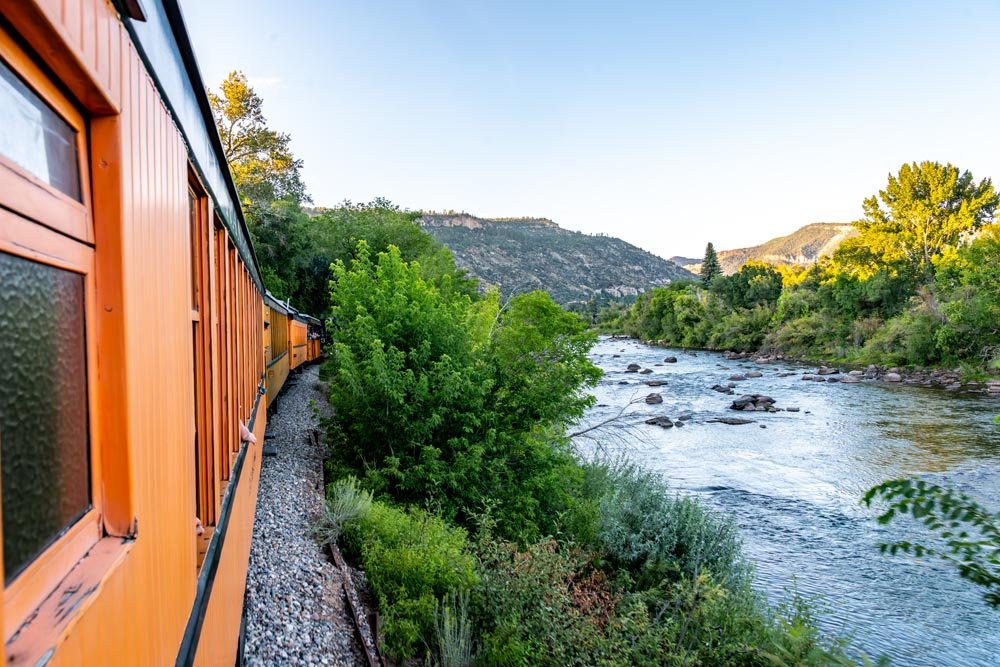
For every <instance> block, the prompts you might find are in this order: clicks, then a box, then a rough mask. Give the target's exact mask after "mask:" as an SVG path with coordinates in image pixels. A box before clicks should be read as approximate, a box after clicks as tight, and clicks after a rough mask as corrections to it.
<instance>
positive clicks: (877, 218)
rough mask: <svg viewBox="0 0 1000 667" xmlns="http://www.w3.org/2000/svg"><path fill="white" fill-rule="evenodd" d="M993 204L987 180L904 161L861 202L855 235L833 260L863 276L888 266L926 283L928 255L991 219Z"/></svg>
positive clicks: (931, 269) (993, 195) (930, 258)
mask: <svg viewBox="0 0 1000 667" xmlns="http://www.w3.org/2000/svg"><path fill="white" fill-rule="evenodd" d="M998 203H1000V198H998V195H997V193H996V191H995V190H994V189H993V183H992V182H991V181H990V179H988V178H986V179H983V180H982V181H980V182H978V183H977V182H976V181H975V180H974V179H973V177H972V174H971V173H969V172H968V171H961V170H959V169H958V167H954V166H952V165H951V164H945V165H942V164H941V163H940V162H921V163H919V164H918V163H916V162H913V163H910V164H904V165H903V166H902V167H900V169H899V173H898V174H896V175H892V174H890V175H889V182H888V184H887V185H886V188H885V190H881V191H879V193H878V194H877V195H873V196H871V197H868V198H867V199H865V200H864V203H863V209H864V217H863V218H861V219H860V220H858V221H856V222H855V223H854V226H855V227H856V228H857V229H858V231H859V232H860V234H859V235H858V236H857V237H855V238H854V239H851V240H849V241H847V242H845V244H844V245H843V246H842V247H841V248H840V249H838V251H837V253H836V255H835V259H836V260H837V263H838V264H840V265H842V266H844V267H845V268H847V269H848V270H850V271H851V272H853V273H856V274H857V275H859V277H861V278H863V279H866V278H869V277H871V276H872V275H875V274H876V273H878V272H879V271H882V270H888V271H890V272H891V273H904V274H909V275H911V276H912V277H913V278H914V279H916V280H919V281H922V282H924V283H930V282H931V280H932V279H933V275H934V263H933V262H934V259H935V258H936V257H938V256H940V255H941V253H943V252H944V251H945V250H946V249H947V248H949V247H955V246H958V245H960V244H961V243H962V242H963V241H964V240H965V239H966V238H967V237H968V236H969V235H970V234H972V233H974V232H975V231H976V230H978V229H979V228H980V227H982V226H983V225H985V224H987V223H989V222H991V221H992V220H993V214H994V212H995V211H996V207H997V204H998Z"/></svg>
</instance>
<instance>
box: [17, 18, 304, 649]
mask: <svg viewBox="0 0 1000 667" xmlns="http://www.w3.org/2000/svg"><path fill="white" fill-rule="evenodd" d="M276 306H280V304H277V303H276V302H275V301H274V300H273V299H269V297H267V296H266V294H265V291H264V289H263V284H262V281H261V277H260V270H259V267H258V266H257V262H256V259H255V256H254V253H253V248H252V247H251V245H250V239H249V234H248V232H247V227H246V223H245V221H244V219H243V214H242V211H241V210H240V206H239V199H238V196H237V193H236V188H235V186H234V184H233V182H232V178H231V176H230V173H229V170H228V168H227V166H226V163H225V158H224V153H223V150H222V146H221V144H220V142H219V138H218V134H217V132H216V130H215V126H214V121H213V118H212V114H211V109H210V107H209V104H208V99H207V96H206V93H205V86H204V82H203V81H202V79H201V76H200V74H199V73H198V68H197V65H196V63H195V59H194V55H193V53H192V50H191V45H190V42H189V39H188V36H187V32H186V30H185V28H184V23H183V19H182V16H181V13H180V10H179V7H178V6H177V2H176V0H141V2H140V1H137V0H17V1H16V2H0V358H2V359H3V364H2V365H0V492H2V540H3V556H2V562H0V570H2V572H3V605H2V615H0V624H2V627H3V632H4V641H3V648H2V655H0V658H2V659H3V662H4V664H5V665H8V666H10V667H18V666H21V665H25V666H36V665H48V666H55V665H66V666H74V667H75V666H78V665H100V666H114V665H128V666H132V665H165V664H175V665H191V664H194V665H232V664H235V663H236V661H237V658H238V647H239V633H240V626H241V617H242V607H243V597H244V590H245V583H246V572H247V562H248V558H249V551H250V540H251V537H252V530H253V525H254V512H255V509H256V498H257V485H258V480H259V474H260V467H261V445H259V444H256V443H254V442H252V440H253V438H249V437H244V436H243V435H241V434H245V433H246V432H247V431H249V433H251V434H253V436H255V439H256V440H257V441H258V442H259V443H263V434H264V428H265V425H266V420H267V414H266V410H265V409H263V408H264V407H265V404H264V398H263V397H264V395H265V391H267V392H268V395H270V396H273V395H276V394H277V391H279V390H280V387H281V385H282V384H283V381H284V377H285V376H286V375H287V370H284V367H282V365H281V364H282V363H283V362H282V361H281V360H282V359H285V362H284V363H286V364H288V366H289V368H288V370H290V368H291V367H294V366H292V365H291V364H292V363H293V360H294V359H296V357H295V355H294V349H295V346H296V345H299V344H302V345H305V341H306V328H307V327H306V325H305V324H303V323H301V322H299V321H297V320H295V319H293V317H291V316H290V313H289V311H288V309H284V312H282V308H281V307H276ZM265 322H266V323H267V325H266V326H265ZM299 324H301V331H300V329H299ZM289 347H291V351H292V353H291V354H289V349H288V348H289ZM307 356H308V355H307V353H306V352H303V353H302V357H303V360H304V359H305V357H307ZM299 363H300V362H299ZM296 365H297V363H296ZM272 371H273V375H272ZM244 429H245V430H244Z"/></svg>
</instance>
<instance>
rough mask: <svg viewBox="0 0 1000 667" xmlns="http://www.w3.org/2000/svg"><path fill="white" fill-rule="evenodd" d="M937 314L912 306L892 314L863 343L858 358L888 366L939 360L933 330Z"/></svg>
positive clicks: (935, 330) (936, 322) (938, 321)
mask: <svg viewBox="0 0 1000 667" xmlns="http://www.w3.org/2000/svg"><path fill="white" fill-rule="evenodd" d="M940 326H941V318H939V317H935V316H934V315H932V314H930V313H927V312H925V311H924V310H923V309H921V308H913V309H911V310H908V311H906V312H905V313H903V314H902V315H899V316H898V317H894V318H892V319H891V320H889V321H888V322H886V323H885V325H884V326H883V327H882V328H881V329H879V330H878V331H877V332H875V334H874V335H873V336H872V337H871V338H870V339H869V340H868V342H867V343H865V346H864V350H863V351H862V355H863V356H862V359H863V360H864V361H869V362H880V363H883V364H885V365H889V366H910V365H930V364H935V363H937V362H939V361H940V360H941V354H940V352H939V351H938V348H937V342H936V334H937V330H938V328H939V327H940Z"/></svg>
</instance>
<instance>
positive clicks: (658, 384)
mask: <svg viewBox="0 0 1000 667" xmlns="http://www.w3.org/2000/svg"><path fill="white" fill-rule="evenodd" d="M666 383H667V381H666V380H646V386H647V387H662V386H663V385H665V384H666Z"/></svg>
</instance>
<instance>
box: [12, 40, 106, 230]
mask: <svg viewBox="0 0 1000 667" xmlns="http://www.w3.org/2000/svg"><path fill="white" fill-rule="evenodd" d="M0 60H3V61H4V64H5V65H6V66H7V67H8V69H10V70H11V71H12V72H13V73H14V74H15V75H17V76H18V77H20V79H21V80H22V81H23V82H24V83H25V85H27V87H28V88H30V89H31V90H32V91H33V92H34V93H35V94H36V95H38V97H39V98H41V100H42V101H43V102H45V103H46V104H48V105H49V107H50V108H51V109H52V110H53V111H55V112H56V114H58V115H59V116H60V117H61V118H62V119H63V120H64V121H66V122H67V123H68V124H69V125H70V127H72V128H73V130H75V131H76V153H77V169H78V171H79V173H78V177H79V179H80V199H81V200H82V201H76V200H75V199H73V198H72V197H70V196H69V195H67V194H64V193H63V192H61V191H60V190H57V189H56V188H54V187H52V186H51V185H49V184H48V183H46V182H45V181H43V180H42V179H40V178H38V177H37V176H35V175H34V174H32V173H31V172H30V171H28V170H26V169H24V168H23V167H21V166H19V165H18V164H16V163H15V162H14V161H12V160H11V159H9V158H7V157H5V156H3V155H0V192H2V193H3V198H4V207H6V208H9V209H11V210H13V211H16V212H17V213H19V214H20V215H22V216H24V217H25V218H28V219H29V220H32V221H34V222H36V223H38V224H40V225H42V226H44V227H47V228H49V229H52V230H55V231H57V232H59V233H62V234H65V235H67V236H70V237H72V238H74V239H77V240H79V241H82V242H84V243H87V244H90V245H93V244H94V225H93V217H92V216H91V214H90V211H91V192H90V165H89V162H90V160H89V150H88V149H89V138H88V131H87V130H88V128H87V122H86V119H85V118H84V116H83V114H82V113H81V112H80V111H79V110H78V109H77V108H76V107H75V106H74V105H73V104H72V103H71V102H70V101H69V100H68V99H67V98H66V97H65V96H64V95H63V94H62V93H61V92H60V91H59V89H58V88H57V87H56V85H55V84H54V83H53V82H52V80H51V79H50V78H49V77H48V76H47V75H46V74H45V73H44V72H43V71H42V69H41V68H40V67H39V66H38V65H36V64H35V62H34V61H33V60H32V59H31V57H30V56H28V55H27V54H26V53H25V52H24V51H23V50H21V48H20V47H18V45H17V43H16V42H15V41H14V39H13V38H12V37H10V35H8V34H7V33H6V32H5V31H4V30H2V29H0Z"/></svg>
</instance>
